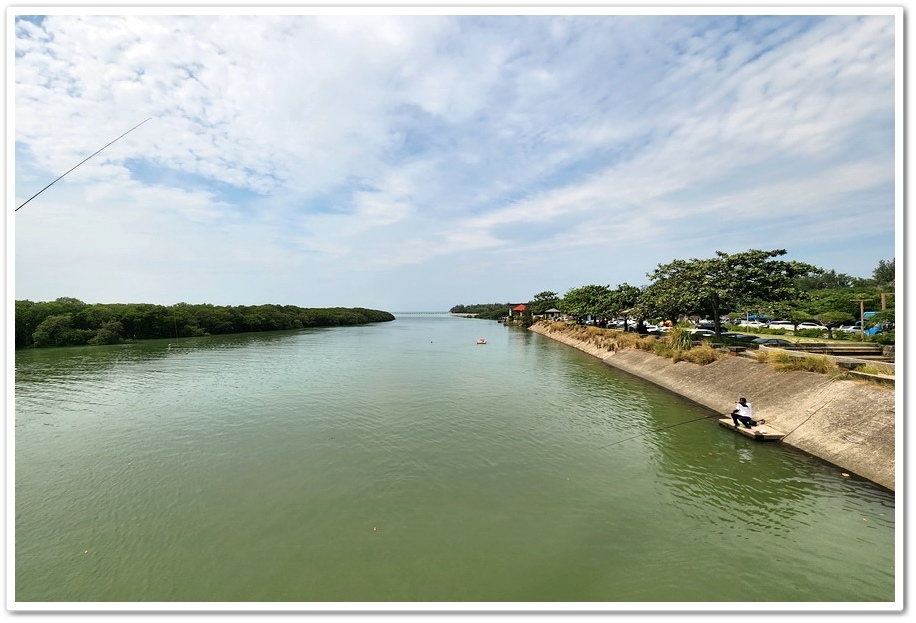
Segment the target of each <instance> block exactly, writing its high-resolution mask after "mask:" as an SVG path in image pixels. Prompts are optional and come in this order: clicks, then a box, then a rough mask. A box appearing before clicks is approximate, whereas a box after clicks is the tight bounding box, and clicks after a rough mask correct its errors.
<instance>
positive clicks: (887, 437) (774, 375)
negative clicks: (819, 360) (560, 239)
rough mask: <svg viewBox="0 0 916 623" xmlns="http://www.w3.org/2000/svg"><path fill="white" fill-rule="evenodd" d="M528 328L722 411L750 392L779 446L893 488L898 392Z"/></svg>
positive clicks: (543, 327) (544, 327) (541, 327)
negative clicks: (777, 433)
mask: <svg viewBox="0 0 916 623" xmlns="http://www.w3.org/2000/svg"><path fill="white" fill-rule="evenodd" d="M530 330H531V331H533V332H535V333H538V334H541V335H544V336H545V337H548V338H551V339H554V340H557V341H559V342H562V343H564V344H567V345H568V346H572V347H573V348H577V349H579V350H581V351H584V352H586V353H588V354H590V355H593V356H595V357H598V358H599V359H601V360H602V361H603V362H604V363H606V364H607V365H610V366H613V367H614V368H617V369H620V370H623V371H624V372H628V373H630V374H633V375H635V376H638V377H640V378H643V379H646V380H647V381H650V382H652V383H653V384H655V385H658V386H660V387H664V388H665V389H667V390H669V391H673V392H675V393H677V394H679V395H681V396H683V397H685V398H688V399H690V400H692V401H694V402H696V403H699V404H701V405H703V406H705V407H708V408H710V409H712V410H714V411H717V412H720V413H723V414H725V413H726V412H727V411H729V410H730V408H731V406H732V405H733V404H734V402H735V399H736V398H737V397H738V396H747V398H748V401H750V402H751V403H752V404H753V406H754V415H755V417H757V418H765V419H766V421H767V424H771V425H772V426H773V427H774V428H777V429H779V430H781V431H784V432H786V433H788V434H787V435H786V437H785V438H784V439H783V441H782V443H786V444H788V445H790V446H793V447H795V448H798V449H799V450H802V451H804V452H807V453H809V454H811V455H813V456H816V457H818V458H820V459H822V460H825V461H827V462H829V463H831V464H833V465H836V466H837V467H839V468H842V469H843V470H845V471H848V472H851V473H854V474H856V475H858V476H861V477H862V478H865V479H867V480H870V481H872V482H874V483H876V484H878V485H880V486H882V487H885V488H887V489H890V490H891V491H893V490H895V473H896V472H895V451H896V437H895V405H896V396H895V393H894V390H892V389H888V388H884V387H877V386H873V385H868V384H864V383H860V382H857V381H851V380H847V379H841V378H831V377H828V376H825V375H823V374H817V373H813V372H794V371H793V372H781V371H778V370H774V369H773V368H772V367H770V366H769V365H768V364H765V363H759V362H756V361H754V360H752V359H747V358H744V357H725V358H723V359H721V360H719V361H716V362H714V363H710V364H707V365H705V366H701V365H697V364H694V363H691V362H687V361H679V362H677V363H675V362H673V361H672V360H671V359H667V358H664V357H659V356H657V355H655V354H653V353H650V352H647V351H643V350H638V349H635V348H625V349H621V350H616V351H608V350H605V349H601V348H598V347H596V346H595V345H593V344H590V343H587V342H584V341H582V340H578V339H576V338H575V337H574V336H572V335H570V334H567V333H564V332H562V331H555V330H551V329H550V328H549V327H548V325H545V324H542V323H538V324H535V325H533V326H532V327H531V328H530Z"/></svg>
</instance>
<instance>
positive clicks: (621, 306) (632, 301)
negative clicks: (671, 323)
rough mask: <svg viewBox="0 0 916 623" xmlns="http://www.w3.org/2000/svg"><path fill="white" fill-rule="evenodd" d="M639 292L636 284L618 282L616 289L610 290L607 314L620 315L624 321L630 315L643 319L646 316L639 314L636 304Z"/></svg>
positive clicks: (640, 292) (640, 291)
mask: <svg viewBox="0 0 916 623" xmlns="http://www.w3.org/2000/svg"><path fill="white" fill-rule="evenodd" d="M641 294H642V290H640V289H639V288H637V287H636V286H631V285H630V284H628V283H622V284H620V285H619V286H617V289H616V290H612V291H611V309H610V310H609V312H610V313H609V314H608V315H611V316H620V317H622V318H623V319H624V321H626V320H627V319H628V318H630V317H637V318H640V319H645V318H646V316H643V315H641V314H640V309H639V307H638V305H637V303H639V297H640V295H641ZM624 326H626V324H624Z"/></svg>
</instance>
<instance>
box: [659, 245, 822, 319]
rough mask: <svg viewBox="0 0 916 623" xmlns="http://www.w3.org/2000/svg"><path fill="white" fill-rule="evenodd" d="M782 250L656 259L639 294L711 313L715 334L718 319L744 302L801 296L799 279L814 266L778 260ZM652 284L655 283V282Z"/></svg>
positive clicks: (692, 311) (670, 305)
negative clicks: (648, 281)
mask: <svg viewBox="0 0 916 623" xmlns="http://www.w3.org/2000/svg"><path fill="white" fill-rule="evenodd" d="M785 254H786V251H785V250H783V249H776V250H773V251H761V250H758V249H750V250H748V251H744V252H742V253H734V254H731V255H729V254H728V253H724V252H722V251H716V256H715V257H713V258H709V259H691V260H675V261H673V262H670V263H668V264H659V266H658V268H657V269H656V270H655V271H654V272H652V273H649V277H650V278H651V279H652V281H653V284H652V286H650V288H647V290H646V291H645V292H643V296H644V297H645V296H662V300H661V301H658V302H655V303H653V302H651V301H647V302H646V306H647V307H649V306H653V305H654V306H655V307H657V308H661V307H663V306H664V307H667V308H668V310H669V313H670V310H672V309H674V308H677V309H678V311H679V313H685V314H698V315H708V316H711V317H712V319H713V321H714V322H715V328H716V333H721V331H722V327H721V323H720V318H721V317H722V316H723V315H724V314H728V313H729V312H733V311H740V310H741V309H742V308H743V307H748V306H759V305H761V304H767V303H777V302H781V301H792V300H798V299H800V298H803V295H802V292H801V291H800V290H799V288H798V285H797V280H798V278H799V277H804V276H806V275H809V274H811V273H812V272H814V271H816V270H817V268H816V267H815V266H812V265H810V264H805V263H802V262H795V261H786V260H781V259H777V258H780V257H782V256H784V255H785ZM653 286H654V287H653Z"/></svg>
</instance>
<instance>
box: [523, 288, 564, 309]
mask: <svg viewBox="0 0 916 623" xmlns="http://www.w3.org/2000/svg"><path fill="white" fill-rule="evenodd" d="M559 304H560V297H559V296H558V295H557V293H556V292H550V291H549V290H545V291H544V292H539V293H538V294H535V295H534V298H533V299H531V301H530V302H529V303H528V308H529V309H530V310H531V313H532V314H543V313H544V312H546V311H547V310H548V309H551V308H553V307H557V306H558V305H559Z"/></svg>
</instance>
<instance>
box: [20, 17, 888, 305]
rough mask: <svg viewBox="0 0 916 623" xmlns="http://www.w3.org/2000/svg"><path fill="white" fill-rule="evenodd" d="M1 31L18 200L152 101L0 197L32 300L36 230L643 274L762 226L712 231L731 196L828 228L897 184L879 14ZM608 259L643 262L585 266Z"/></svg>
mask: <svg viewBox="0 0 916 623" xmlns="http://www.w3.org/2000/svg"><path fill="white" fill-rule="evenodd" d="M16 50H17V54H18V55H19V56H18V58H17V59H16V63H15V76H14V79H15V85H14V89H13V92H14V97H15V104H16V108H15V119H14V121H15V133H16V134H15V137H16V140H17V142H18V144H19V146H20V149H19V150H18V154H19V155H20V157H19V158H18V160H17V169H16V176H17V184H16V195H17V197H16V199H17V204H18V202H21V201H23V200H25V198H27V197H28V196H29V195H31V194H32V193H33V192H35V191H37V190H38V188H40V187H41V186H42V185H43V184H44V183H46V182H42V180H45V179H53V177H55V176H56V175H59V174H60V173H61V172H63V171H65V170H67V169H68V168H70V167H72V166H73V165H74V164H75V163H76V162H79V161H80V160H81V159H82V158H85V157H86V156H87V155H88V154H90V153H92V151H94V150H95V149H98V148H99V147H101V146H102V145H103V144H105V143H106V142H107V141H109V140H111V139H112V138H114V137H115V136H117V135H118V134H120V133H121V132H123V131H125V130H126V129H128V128H130V127H131V126H133V125H135V124H136V123H138V122H139V121H141V120H142V119H144V118H146V117H152V119H151V121H150V122H148V123H147V124H144V125H143V126H142V127H141V128H139V129H138V130H137V131H136V132H133V133H131V134H130V135H128V136H126V137H124V138H123V139H122V140H120V141H118V142H117V143H116V144H115V145H112V146H111V147H110V148H108V149H106V150H105V151H104V152H103V153H102V154H100V155H99V156H97V157H96V158H94V159H93V160H92V161H90V162H89V163H87V164H86V165H84V166H82V167H80V168H79V169H78V170H77V171H74V173H73V174H71V175H70V176H68V178H67V180H66V181H65V182H62V183H61V184H60V185H59V186H55V187H54V188H53V190H49V191H48V193H47V194H46V195H42V197H41V201H37V202H33V203H32V204H30V205H29V206H28V207H27V210H28V211H29V212H28V219H26V218H20V216H19V214H20V213H17V249H18V251H17V275H20V276H21V279H19V280H18V283H17V287H18V288H20V289H22V290H23V292H22V294H21V295H22V296H32V297H33V298H35V297H38V296H39V294H31V293H30V292H31V291H32V290H31V288H32V284H33V283H39V282H40V280H38V279H35V278H34V275H35V274H36V273H38V272H40V271H42V270H44V269H45V266H46V263H45V262H46V261H45V260H44V259H42V256H41V254H39V253H35V252H33V251H30V250H28V249H27V248H26V247H28V246H31V245H40V244H49V245H54V246H55V247H56V248H64V249H67V250H68V251H69V252H70V253H71V254H72V255H71V257H79V258H80V260H79V263H81V264H82V265H83V266H84V268H85V271H86V272H90V273H91V272H93V271H94V270H95V271H97V270H98V267H99V266H102V265H105V263H106V262H109V261H110V257H111V254H112V253H113V251H110V249H112V248H116V249H117V253H121V254H123V255H124V256H129V257H131V258H132V261H129V262H124V264H125V266H133V267H136V266H162V267H165V265H166V263H164V261H163V260H161V259H156V257H155V255H154V254H155V252H156V250H158V249H170V250H171V251H172V252H173V253H175V254H177V256H180V257H181V258H182V262H183V263H188V262H190V263H196V264H197V265H198V266H200V267H202V268H203V270H202V271H201V272H202V274H212V275H216V274H217V273H219V272H223V273H229V274H231V273H233V272H236V273H237V274H244V275H255V274H257V271H258V270H262V271H264V275H265V277H264V278H265V279H266V280H267V281H269V282H273V281H276V282H277V283H278V284H279V283H281V282H283V281H284V280H285V281H286V282H289V281H291V280H293V279H295V276H296V275H297V274H298V272H297V271H302V270H303V267H308V268H307V269H308V270H311V271H314V272H318V273H322V272H323V273H325V274H326V275H328V276H330V279H331V280H332V281H333V279H335V278H336V279H337V282H338V284H340V287H346V283H347V280H346V279H345V278H343V277H340V275H344V274H350V275H352V274H354V273H353V271H368V270H381V271H384V274H385V276H386V278H389V279H393V280H396V279H398V278H399V276H398V275H399V273H398V267H401V266H410V267H420V268H421V267H422V266H424V264H425V263H427V262H433V261H434V260H436V259H437V258H438V259H443V260H444V259H448V258H452V260H453V262H454V263H455V264H460V263H462V262H463V263H465V265H467V264H466V263H467V262H471V261H473V262H475V263H477V262H482V263H483V264H485V263H486V259H485V258H487V257H492V258H493V260H492V261H494V262H497V261H505V260H506V258H507V257H514V256H518V255H520V254H523V253H530V254H532V255H533V256H535V257H540V256H547V255H550V256H551V257H553V258H555V259H554V261H560V260H559V259H558V258H565V259H564V260H563V261H568V262H570V264H569V266H570V267H574V266H576V265H580V264H581V263H582V262H584V261H587V259H586V258H594V257H601V258H605V259H611V258H613V257H615V256H626V257H627V258H628V262H612V261H610V262H608V264H609V265H612V266H613V265H617V266H619V265H622V264H628V265H629V264H634V265H635V263H637V262H638V261H639V259H638V258H643V257H645V259H644V260H642V261H643V262H644V263H647V264H648V265H646V266H643V267H642V268H641V269H631V270H637V273H638V274H642V273H644V272H645V271H646V270H648V269H650V268H651V267H652V266H654V265H655V264H657V263H658V262H661V261H667V260H670V259H672V258H671V257H667V256H666V257H649V256H648V255H644V254H645V253H647V252H646V245H649V244H651V245H658V246H657V247H654V249H655V250H656V252H657V249H658V248H661V249H663V250H665V251H666V252H667V250H668V249H671V250H673V249H676V248H677V249H680V248H689V247H685V246H684V245H690V244H694V245H695V246H694V247H693V249H694V250H691V251H690V254H691V255H694V256H700V255H704V254H710V253H711V252H712V251H713V249H708V248H707V249H706V250H704V248H703V247H701V245H710V244H714V241H711V240H710V230H709V225H708V223H709V222H714V223H716V225H717V227H718V228H720V229H719V234H718V235H719V236H720V237H723V236H724V237H728V236H729V235H737V232H740V236H741V237H742V238H743V239H745V240H746V246H745V248H750V247H751V246H754V245H756V244H760V245H762V244H763V243H770V242H772V241H773V240H772V237H771V233H770V232H763V231H761V232H760V235H759V236H755V235H754V232H753V230H750V231H749V230H748V228H747V227H746V225H747V223H746V222H741V223H740V227H741V229H736V230H734V232H730V230H729V229H728V228H729V225H728V224H726V223H723V222H722V221H721V219H719V218H718V215H721V214H722V213H723V212H728V211H730V210H737V211H740V212H742V213H745V214H746V213H748V212H752V213H753V212H757V211H766V212H767V213H768V214H771V215H783V216H788V215H791V216H792V217H793V219H796V220H793V224H794V227H795V231H797V232H798V237H797V240H799V241H804V240H805V233H806V232H807V233H808V236H809V237H810V235H812V233H813V232H816V234H817V236H819V238H820V239H822V240H823V239H827V240H830V239H836V240H837V241H842V244H844V245H848V244H850V240H854V238H851V237H850V236H851V234H850V232H849V231H841V230H839V229H832V230H829V231H824V229H823V227H821V223H822V219H824V218H827V217H828V216H829V217H830V218H834V219H837V222H846V221H845V220H844V219H852V218H857V217H854V216H851V215H850V214H849V211H851V210H853V209H854V204H855V202H856V201H858V202H859V203H861V202H862V201H868V202H870V203H871V204H872V205H879V204H881V202H882V201H885V202H886V198H887V196H888V192H889V191H888V189H891V192H892V188H893V182H894V180H893V175H894V167H893V132H894V118H893V113H894V101H893V96H894V56H893V52H894V41H893V20H892V19H890V18H877V17H875V18H866V19H861V20H859V19H854V18H835V19H833V18H828V19H811V18H809V17H797V18H796V17H793V18H781V17H760V18H745V19H744V20H742V21H741V23H740V24H739V21H738V20H737V19H734V18H730V17H703V16H692V17H677V16H668V17H661V16H659V17H651V16H649V17H636V16H630V17H626V18H621V17H613V16H611V17H595V16H590V17H585V18H575V17H571V16H569V17H562V16H560V17H550V18H547V17H521V16H503V17H492V18H485V17H480V16H475V17H466V18H460V19H459V18H450V17H447V16H422V17H421V16H414V17H410V16H394V15H391V16H362V17H359V16H299V17H292V16H281V15H265V16H258V17H254V16H229V15H223V16H220V15H212V16H205V15H202V16H193V15H188V16H183V17H178V16H167V15H160V16H140V15H135V16H117V15H114V16H90V15H68V16H51V17H48V18H47V19H46V20H45V22H44V23H43V24H42V26H41V27H38V26H36V25H33V24H31V23H28V22H24V21H20V22H19V23H18V24H17V41H16ZM61 196H67V198H68V201H72V202H73V204H72V205H74V206H80V209H79V210H72V211H71V212H64V211H63V207H62V206H61V205H60V203H59V198H60V197H61ZM853 198H855V200H853ZM886 209H887V213H886V214H882V215H879V217H877V218H872V219H871V220H867V221H865V222H864V223H863V222H861V221H855V222H856V223H857V224H859V225H861V226H862V230H861V232H860V233H861V235H862V236H867V237H868V239H869V241H873V240H875V239H876V237H878V238H880V237H881V236H884V237H885V238H887V239H888V240H889V241H890V240H891V239H892V237H893V226H892V225H891V223H892V222H893V221H892V217H891V215H892V214H893V206H891V205H888V206H887V208H886ZM24 212H25V211H23V216H25V215H24ZM87 214H94V215H99V216H104V219H106V220H105V222H104V223H103V224H101V225H100V224H98V223H92V222H91V221H89V220H87V218H86V215H87ZM78 215H83V218H82V219H81V218H80V217H79V216H78ZM55 219H56V220H55ZM60 222H65V223H66V224H67V226H66V227H63V228H62V227H60ZM20 224H21V226H20ZM49 232H52V233H49ZM73 232H79V236H80V238H81V239H82V240H83V242H84V244H83V245H81V246H79V245H73V244H71V242H70V241H68V240H67V239H66V237H67V235H68V234H69V235H71V236H72V235H73ZM793 233H794V232H793ZM612 239H613V240H614V244H613V245H609V244H608V241H609V240H612ZM793 239H795V238H793ZM112 241H116V242H114V243H113V245H114V246H113V247H111V246H108V245H110V244H112ZM665 241H668V245H667V246H666V242H665ZM869 244H873V242H869ZM106 247H107V248H108V249H109V251H108V252H106V251H105V249H106ZM637 247H638V250H637ZM860 253H862V254H867V253H870V254H872V255H874V256H875V257H876V258H884V257H890V256H891V255H892V253H893V251H892V249H890V248H889V249H883V248H882V249H875V248H868V249H863V250H862V251H861V252H860ZM808 259H809V260H810V261H815V263H816V258H808ZM133 260H136V261H133ZM542 261H543V262H547V261H551V260H549V259H546V258H545V259H538V260H537V262H542ZM436 265H437V266H439V267H441V263H438V262H436ZM420 268H417V270H419V269H420ZM830 268H836V269H837V270H841V271H842V270H843V267H841V266H830ZM106 270H110V271H116V270H117V269H116V268H108V269H106ZM143 270H146V269H143ZM169 270H173V267H170V268H169ZM252 271H254V272H252ZM144 274H146V277H144V279H146V280H148V281H149V282H153V281H155V276H154V275H155V271H152V270H151V271H147V272H146V273H144ZM569 278H570V279H571V280H575V279H576V276H575V273H571V274H570V276H569ZM188 279H189V280H191V277H190V276H188ZM446 279H447V277H446ZM254 280H255V279H254V278H253V277H252V278H246V279H245V280H243V281H245V282H246V283H249V282H251V281H254ZM112 281H113V282H114V281H117V282H119V283H125V282H129V281H130V279H126V278H123V277H119V278H118V279H114V278H112ZM192 281H193V282H194V283H195V284H196V285H198V286H200V280H199V279H198V278H194V279H193V280H192ZM622 281H629V282H640V279H639V278H638V276H637V277H634V276H633V274H632V272H630V273H627V272H625V271H623V270H621V271H619V272H611V273H609V274H608V276H607V278H606V279H604V280H603V282H606V283H614V282H622ZM218 282H219V283H220V284H222V285H220V286H219V287H223V288H240V287H243V285H241V284H236V285H233V284H232V283H231V281H230V280H223V278H222V277H221V278H219V279H218ZM159 283H161V285H160V287H161V291H162V292H174V293H175V297H177V298H180V299H188V298H190V297H189V296H187V295H186V294H182V293H184V292H187V290H188V287H189V286H186V285H184V284H183V283H182V280H181V279H176V280H174V281H172V282H170V281H169V280H168V279H165V280H160V282H159ZM68 284H72V287H73V288H74V289H76V290H79V289H80V288H81V287H86V288H89V287H90V286H83V285H81V284H82V282H81V280H80V277H79V271H78V270H76V269H74V270H73V271H66V279H64V278H61V279H60V280H58V281H57V282H56V283H55V284H54V292H53V295H52V293H48V294H42V295H43V296H62V295H78V292H72V291H67V290H66V288H67V287H68ZM575 285H581V284H579V283H571V284H570V286H575ZM97 287H98V286H96V285H93V286H92V288H97ZM244 287H248V288H254V286H251V285H250V284H249V285H245V286H244ZM267 287H268V286H267V284H262V285H259V286H258V288H257V289H251V290H249V291H250V292H264V291H265V288H267ZM50 289H52V288H51V286H50V285H49V286H48V287H47V288H46V289H45V290H43V291H41V292H49V290H50ZM279 289H282V288H280V287H279V286H278V290H279ZM542 289H543V288H542ZM99 291H104V290H103V289H100V290H99ZM208 291H209V290H208ZM329 291H330V290H329ZM110 292H111V294H110V298H114V299H117V298H122V296H121V295H120V294H119V290H118V289H117V288H112V289H111V290H110ZM137 292H141V293H142V291H141V290H139V289H138V290H137ZM18 296H20V293H19V292H18V291H17V297H18ZM301 296H305V295H304V294H302V295H301ZM417 296H418V297H420V296H422V293H418V295H417ZM467 296H470V294H468V295H467ZM456 299H457V300H455V301H454V303H457V302H473V301H471V300H462V299H463V297H462V296H461V295H459V294H457V293H456ZM294 302H300V303H306V302H307V301H294ZM325 302H327V303H329V304H333V301H325Z"/></svg>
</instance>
